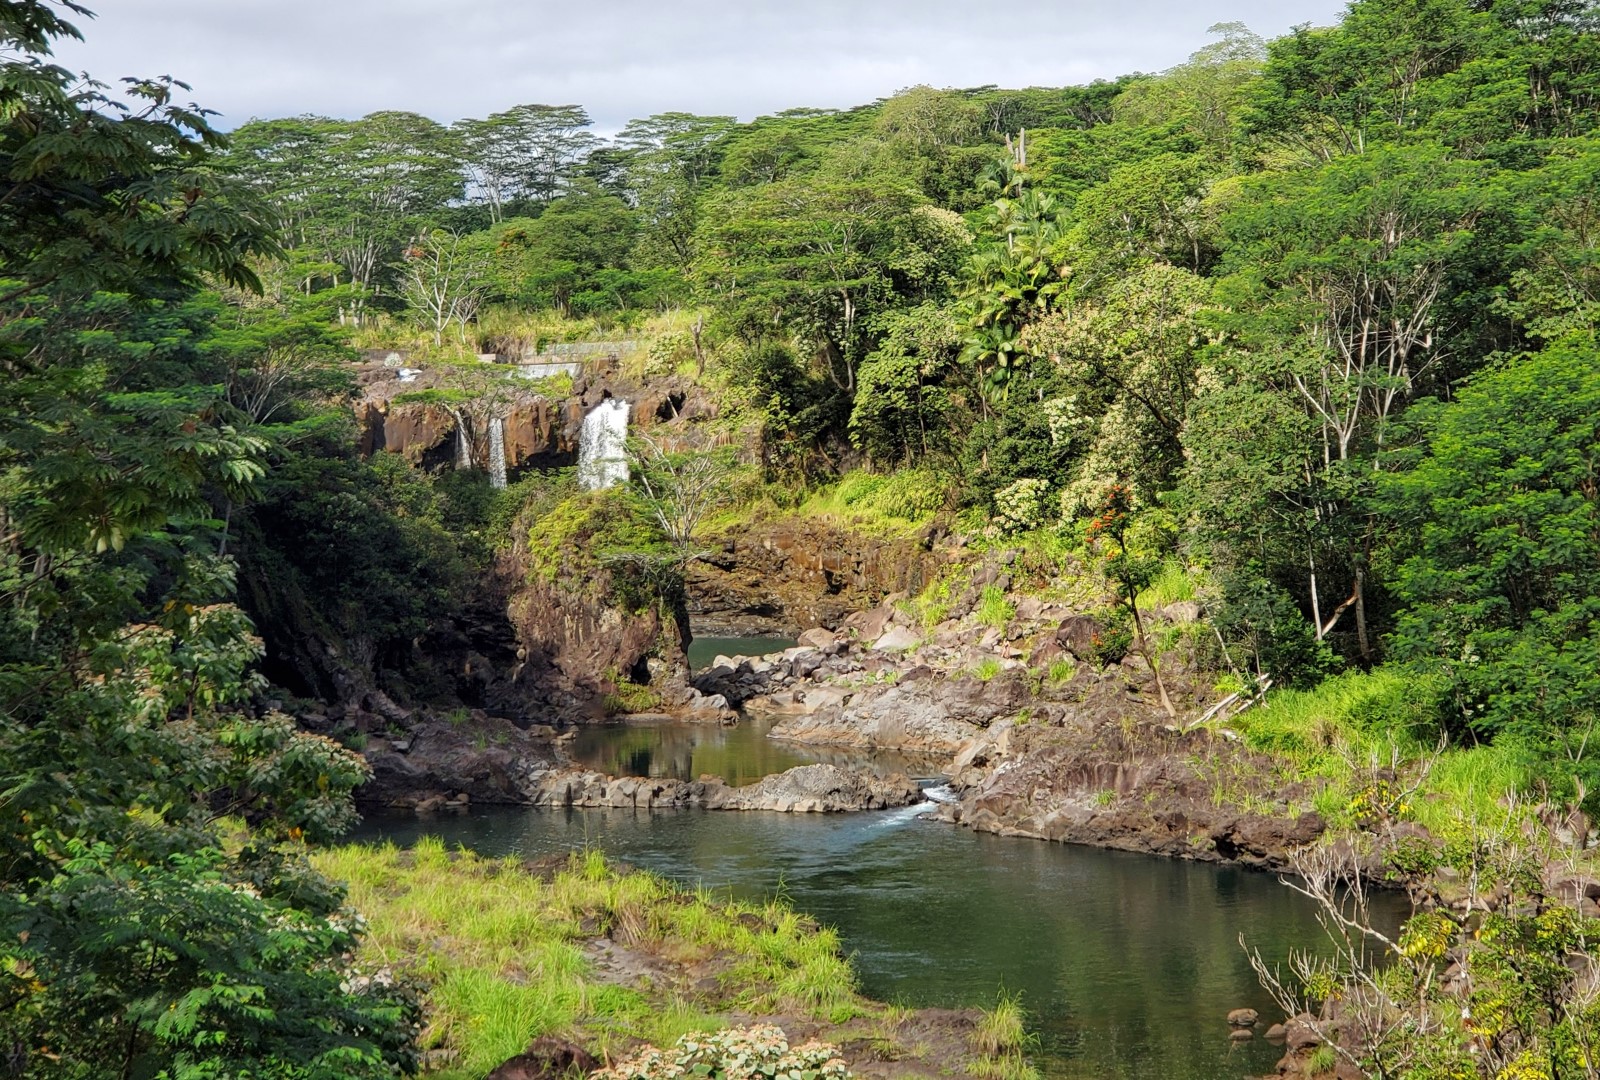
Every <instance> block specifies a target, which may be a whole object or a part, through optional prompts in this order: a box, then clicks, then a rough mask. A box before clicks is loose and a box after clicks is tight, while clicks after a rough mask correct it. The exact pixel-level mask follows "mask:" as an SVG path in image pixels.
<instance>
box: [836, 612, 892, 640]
mask: <svg viewBox="0 0 1600 1080" xmlns="http://www.w3.org/2000/svg"><path fill="white" fill-rule="evenodd" d="M892 614H893V612H892V611H891V610H890V609H888V608H886V607H876V608H873V609H872V610H871V611H858V612H856V613H855V614H854V615H851V616H850V617H849V618H848V619H846V620H845V621H844V625H845V628H846V629H849V630H854V631H855V632H856V636H857V637H859V638H860V639H861V640H862V641H877V640H878V639H879V638H881V637H882V636H883V631H884V629H885V628H886V627H887V626H888V625H889V616H890V615H892Z"/></svg>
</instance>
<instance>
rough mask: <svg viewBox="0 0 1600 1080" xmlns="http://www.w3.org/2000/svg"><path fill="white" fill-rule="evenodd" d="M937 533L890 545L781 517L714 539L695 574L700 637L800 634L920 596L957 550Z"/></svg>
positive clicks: (696, 621)
mask: <svg viewBox="0 0 1600 1080" xmlns="http://www.w3.org/2000/svg"><path fill="white" fill-rule="evenodd" d="M936 539H937V533H936V532H935V531H931V530H930V531H926V532H924V533H923V534H922V535H921V536H918V537H913V538H908V539H896V540H883V539H878V538H874V537H868V536H861V535H859V534H857V533H851V532H846V531H844V530H842V529H836V528H834V527H832V526H829V525H826V524H824V523H821V522H816V521H806V520H801V519H798V518H781V519H778V520H775V521H770V522H764V523H759V524H757V525H755V526H754V527H752V528H749V529H745V530H743V531H741V532H739V533H738V534H734V535H729V536H725V537H723V538H721V540H720V541H718V540H713V541H712V542H711V544H710V545H709V546H710V547H711V548H712V551H711V554H709V555H708V556H706V557H705V558H703V559H700V560H698V561H696V563H695V564H694V565H693V566H691V567H690V569H689V579H688V585H689V595H690V596H691V597H692V601H691V604H690V612H691V616H692V618H693V619H694V624H695V628H696V629H697V630H698V631H699V632H701V633H727V634H763V633H787V634H794V633H798V632H799V631H801V630H806V629H810V628H811V627H817V626H822V627H828V628H830V629H831V628H834V627H837V626H839V625H840V624H841V623H842V622H843V621H844V619H845V617H846V616H847V615H849V614H850V613H851V612H854V611H858V610H861V609H864V608H871V607H873V606H874V605H876V604H877V603H878V601H879V600H881V599H883V597H885V596H886V595H888V594H890V593H897V592H898V593H910V594H914V593H917V592H920V591H921V590H922V588H923V586H924V585H926V584H927V583H928V582H929V581H930V580H932V579H933V578H934V577H935V576H936V575H937V574H938V573H939V571H940V570H941V569H942V568H943V567H944V566H946V565H948V562H949V559H950V558H951V557H952V553H951V552H949V551H945V550H939V549H937V548H936V547H935V540H936Z"/></svg>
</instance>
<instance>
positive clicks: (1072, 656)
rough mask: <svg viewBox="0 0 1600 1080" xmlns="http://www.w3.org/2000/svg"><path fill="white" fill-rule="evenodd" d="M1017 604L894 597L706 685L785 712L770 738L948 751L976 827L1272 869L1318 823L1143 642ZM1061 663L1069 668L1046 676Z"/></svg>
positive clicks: (1179, 663)
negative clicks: (1119, 655)
mask: <svg viewBox="0 0 1600 1080" xmlns="http://www.w3.org/2000/svg"><path fill="white" fill-rule="evenodd" d="M964 602H965V601H964V600H963V601H960V602H958V604H957V605H956V606H957V607H959V606H960V603H964ZM1015 609H1016V614H1015V616H1014V618H1013V619H1012V620H1010V622H1009V624H1008V625H1007V626H1005V627H1004V628H997V627H992V626H984V625H982V624H979V623H977V622H976V621H975V618H974V617H971V616H969V617H964V618H961V619H955V620H951V621H948V622H946V623H942V624H940V625H938V626H936V627H933V628H931V629H918V628H914V627H912V626H911V625H910V624H909V622H908V621H907V619H906V617H905V614H904V612H902V611H900V610H899V609H897V608H895V607H893V606H892V605H884V606H880V607H878V608H875V609H872V610H868V611H863V612H857V613H855V614H852V615H851V616H850V617H848V618H847V619H845V620H844V627H845V630H844V632H843V633H841V634H834V633H831V632H818V633H812V634H808V635H807V637H806V644H805V645H802V646H799V647H796V648H794V649H790V650H788V651H786V652H784V653H781V654H779V655H777V656H774V657H768V658H765V659H760V660H748V659H743V658H725V659H724V660H722V661H719V664H718V665H717V666H714V667H712V668H711V669H709V670H707V671H703V672H700V673H698V674H697V676H696V678H695V685H696V686H697V687H698V688H699V689H701V690H702V691H703V692H706V693H718V694H722V695H724V696H726V697H727V698H728V700H730V701H734V702H742V703H743V704H744V706H745V708H746V709H747V710H749V711H751V712H752V713H756V714H759V715H766V716H771V717H774V718H776V723H775V725H774V727H773V729H772V732H771V734H772V736H773V737H774V738H780V739H791V740H796V741H802V742H806V743H809V744H821V745H838V746H848V747H853V748H866V749H882V750H895V751H900V752H905V751H912V752H921V753H925V754H936V755H939V756H940V757H941V758H942V759H943V761H944V762H945V763H946V764H945V770H944V771H945V772H946V774H947V775H948V776H949V777H950V779H951V786H952V788H953V789H954V790H955V792H956V794H957V799H956V801H955V802H953V803H950V804H947V805H945V806H943V807H941V809H940V811H939V814H940V816H941V817H943V818H944V819H945V820H948V821H952V822H958V823H960V824H963V825H966V826H968V827H970V828H974V829H979V830H983V831H988V832H995V833H1001V834H1005V835H1011V836H1031V837H1038V838H1041V839H1047V840H1057V841H1065V842H1069V843H1083V844H1091V845H1095V846H1099V847H1111V848H1120V849H1124V850H1129V851H1140V852H1147V853H1150V854H1159V855H1168V856H1175V857H1180V858H1188V859H1201V860H1207V861H1225V862H1236V863H1241V864H1244V865H1249V866H1258V867H1263V868H1269V869H1282V868H1285V867H1286V866H1287V856H1288V854H1289V852H1291V851H1292V850H1294V849H1295V848H1298V847H1301V846H1304V845H1306V844H1309V843H1312V842H1313V841H1315V840H1316V839H1317V837H1318V836H1320V835H1321V833H1322V831H1323V828H1324V825H1323V822H1322V820H1321V819H1320V818H1319V817H1318V816H1317V815H1316V814H1314V813H1309V812H1306V807H1307V805H1308V803H1309V796H1310V791H1309V790H1307V789H1304V788H1302V787H1300V786H1296V785H1291V786H1288V787H1285V786H1284V785H1283V784H1282V783H1281V781H1280V780H1279V778H1278V775H1277V773H1276V771H1275V770H1274V769H1273V768H1272V763H1271V762H1270V761H1268V760H1267V759H1265V758H1263V757H1260V756H1258V755H1255V754H1252V753H1251V752H1249V751H1247V750H1245V749H1244V748H1243V747H1241V746H1240V745H1238V744H1237V743H1236V742H1234V741H1230V740H1229V739H1228V738H1226V737H1224V736H1222V735H1218V734H1214V733H1213V732H1211V731H1210V730H1206V729H1200V730H1196V731H1192V732H1188V733H1185V732H1183V731H1182V729H1181V728H1180V727H1179V726H1177V725H1175V724H1174V723H1173V721H1172V719H1171V718H1169V717H1168V716H1167V715H1166V713H1165V712H1163V711H1162V710H1161V709H1160V708H1159V707H1158V706H1157V705H1156V701H1157V695H1156V693H1155V688H1154V677H1153V675H1152V673H1151V671H1150V667H1149V665H1148V664H1147V663H1145V662H1144V661H1143V659H1142V658H1141V657H1137V656H1129V657H1126V658H1124V659H1123V661H1122V662H1120V663H1116V664H1109V665H1102V664H1101V663H1100V661H1099V660H1098V659H1097V657H1096V647H1097V646H1096V638H1097V636H1098V634H1099V631H1100V624H1099V623H1098V622H1097V621H1096V620H1095V619H1093V618H1091V617H1089V616H1087V615H1085V614H1082V613H1080V612H1074V611H1072V610H1070V609H1069V608H1066V607H1064V606H1063V605H1060V604H1054V603H1045V602H1041V601H1038V600H1033V599H1029V598H1026V597H1023V598H1018V599H1017V601H1016V603H1015ZM1182 614H1184V613H1182V612H1179V613H1174V615H1172V616H1168V615H1166V614H1164V613H1154V614H1153V615H1152V618H1154V619H1162V620H1166V621H1179V618H1178V616H1181V615H1182ZM1055 660H1064V661H1067V662H1068V665H1067V671H1068V672H1070V673H1071V675H1070V678H1067V679H1065V681H1060V682H1057V683H1048V682H1047V681H1046V680H1045V678H1044V674H1045V672H1046V671H1047V670H1048V669H1049V666H1050V664H1051V663H1052V662H1053V661H1055ZM979 669H982V670H983V673H984V676H985V677H983V678H980V677H978V675H976V674H974V672H975V671H977V670H979ZM1163 671H1164V676H1165V678H1166V681H1167V685H1168V688H1169V690H1170V692H1171V693H1172V695H1173V696H1174V698H1175V699H1177V700H1178V701H1179V702H1180V704H1183V705H1186V706H1187V707H1188V708H1189V711H1190V713H1191V715H1196V714H1198V713H1199V711H1201V710H1202V709H1203V708H1204V706H1205V695H1206V693H1207V691H1206V690H1205V689H1204V685H1205V684H1204V681H1203V680H1198V679H1196V678H1194V677H1193V675H1192V672H1191V670H1190V669H1189V668H1188V666H1187V665H1186V663H1185V662H1184V660H1183V658H1182V657H1181V656H1179V655H1169V656H1168V657H1167V658H1166V659H1165V661H1164V663H1163Z"/></svg>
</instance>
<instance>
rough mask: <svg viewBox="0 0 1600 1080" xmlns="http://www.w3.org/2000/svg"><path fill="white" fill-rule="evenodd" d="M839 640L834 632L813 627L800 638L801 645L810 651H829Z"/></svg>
mask: <svg viewBox="0 0 1600 1080" xmlns="http://www.w3.org/2000/svg"><path fill="white" fill-rule="evenodd" d="M838 640H839V637H838V635H837V634H835V633H834V632H833V631H832V630H825V629H823V628H822V627H820V626H814V627H812V628H811V629H810V630H807V631H806V632H805V633H803V634H801V635H800V637H799V642H800V644H801V645H804V646H805V647H806V648H808V649H828V648H831V647H832V646H833V644H834V643H835V642H837V641H838Z"/></svg>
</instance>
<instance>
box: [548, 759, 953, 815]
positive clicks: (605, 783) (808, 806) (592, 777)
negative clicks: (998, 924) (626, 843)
mask: <svg viewBox="0 0 1600 1080" xmlns="http://www.w3.org/2000/svg"><path fill="white" fill-rule="evenodd" d="M531 801H532V802H533V803H534V804H535V805H540V806H589V807H602V806H604V807H629V808H637V809H673V808H684V807H696V808H699V809H703V810H774V811H778V812H780V813H840V812H844V811H851V810H883V809H887V808H889V807H895V806H910V805H911V804H913V803H917V802H921V801H922V792H921V791H920V790H919V789H918V788H917V785H916V783H915V782H913V781H912V780H910V779H908V778H907V777H906V776H905V775H904V774H903V773H895V774H893V775H890V776H886V777H883V776H878V775H876V774H874V773H872V772H870V771H869V770H865V769H853V768H848V767H844V766H839V765H801V766H797V767H796V768H793V769H790V770H789V771H788V772H784V773H778V774H777V775H775V776H769V777H766V778H765V779H763V780H760V781H757V782H756V783H754V784H748V785H746V786H744V787H740V788H731V787H729V786H728V785H727V784H726V783H724V782H723V781H722V780H720V779H716V778H710V779H704V780H664V779H658V778H652V777H620V778H618V777H612V776H604V775H602V774H600V773H596V772H589V771H586V770H581V769H569V770H565V771H562V772H556V773H550V774H547V775H545V776H544V777H543V778H542V779H541V781H540V783H539V787H538V790H537V792H536V793H535V796H534V798H533V799H532V800H531Z"/></svg>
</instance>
